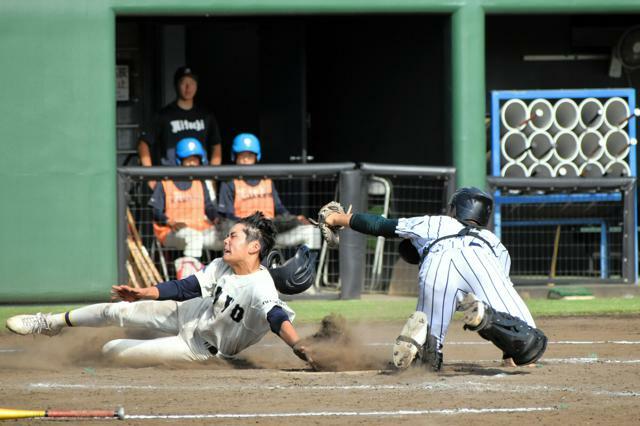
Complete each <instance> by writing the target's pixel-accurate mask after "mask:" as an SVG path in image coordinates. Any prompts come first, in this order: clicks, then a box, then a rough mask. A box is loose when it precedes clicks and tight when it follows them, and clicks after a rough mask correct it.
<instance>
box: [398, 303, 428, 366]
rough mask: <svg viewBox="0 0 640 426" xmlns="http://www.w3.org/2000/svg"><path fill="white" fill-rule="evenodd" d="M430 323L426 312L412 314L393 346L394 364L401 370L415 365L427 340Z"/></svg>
mask: <svg viewBox="0 0 640 426" xmlns="http://www.w3.org/2000/svg"><path fill="white" fill-rule="evenodd" d="M428 326H429V321H427V315H426V314H425V313H424V312H420V311H418V312H414V313H413V314H411V316H410V317H409V319H408V320H407V322H406V323H405V325H404V327H402V331H401V332H400V335H399V336H398V337H397V338H396V343H395V344H394V345H393V363H394V364H395V366H396V367H397V368H399V369H402V370H404V369H406V368H409V366H410V365H411V364H412V363H413V361H414V360H415V359H416V356H417V355H418V352H419V351H421V350H422V346H423V345H424V342H425V341H426V340H427V328H428Z"/></svg>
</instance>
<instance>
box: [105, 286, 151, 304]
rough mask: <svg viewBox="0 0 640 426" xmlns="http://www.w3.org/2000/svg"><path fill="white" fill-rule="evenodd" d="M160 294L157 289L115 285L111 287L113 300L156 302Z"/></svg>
mask: <svg viewBox="0 0 640 426" xmlns="http://www.w3.org/2000/svg"><path fill="white" fill-rule="evenodd" d="M159 296H160V292H159V291H158V289H157V288H156V287H146V288H134V287H129V286H128V285H114V286H112V287H111V300H114V301H117V300H123V301H125V302H135V301H136V300H156V299H158V297H159Z"/></svg>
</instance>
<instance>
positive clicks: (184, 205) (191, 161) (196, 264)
mask: <svg viewBox="0 0 640 426" xmlns="http://www.w3.org/2000/svg"><path fill="white" fill-rule="evenodd" d="M206 158H207V157H206V153H205V151H204V148H203V147H202V144H200V141H198V140H197V139H195V138H185V139H182V140H181V141H180V142H178V145H177V146H176V164H177V165H179V166H182V167H198V166H200V165H202V163H203V162H205V161H206ZM149 206H151V208H152V209H153V232H154V234H155V236H156V238H157V239H158V241H159V242H160V244H162V246H164V247H167V248H174V249H180V250H183V257H180V258H178V259H176V261H175V264H176V276H177V278H178V279H180V278H183V277H185V276H187V275H191V274H190V273H188V272H186V271H187V270H188V271H190V272H195V271H199V270H200V269H202V265H201V263H200V258H201V256H202V250H203V249H211V250H222V238H223V237H221V236H219V234H218V232H217V230H216V229H215V224H216V222H217V221H218V213H217V209H216V205H215V202H214V200H212V199H211V196H210V195H209V191H208V190H207V188H206V186H205V184H204V183H203V182H202V181H200V180H163V181H162V182H161V183H160V184H159V185H156V187H155V188H154V190H153V195H152V196H151V199H150V200H149Z"/></svg>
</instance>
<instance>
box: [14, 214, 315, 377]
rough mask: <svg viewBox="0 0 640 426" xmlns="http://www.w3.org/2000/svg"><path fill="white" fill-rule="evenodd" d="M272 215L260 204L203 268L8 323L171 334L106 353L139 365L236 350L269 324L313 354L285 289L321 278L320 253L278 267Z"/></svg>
mask: <svg viewBox="0 0 640 426" xmlns="http://www.w3.org/2000/svg"><path fill="white" fill-rule="evenodd" d="M275 233H276V231H275V227H274V225H273V222H272V221H271V220H269V219H267V218H265V217H264V215H262V214H261V213H259V212H256V213H255V214H253V215H251V216H249V217H245V218H243V219H241V220H240V221H239V222H238V223H237V224H236V225H234V226H233V228H231V231H230V232H229V235H228V236H227V238H225V240H224V255H223V256H222V258H218V259H214V260H213V261H212V262H211V263H210V264H209V265H208V266H207V267H206V268H205V269H204V270H202V271H199V272H198V273H196V274H195V275H192V276H190V277H188V278H185V279H182V280H174V281H168V282H164V283H159V284H158V285H157V286H155V287H148V288H140V289H137V288H133V287H128V286H124V285H119V286H113V288H112V295H113V298H114V299H118V300H122V301H121V302H119V303H98V304H94V305H88V306H85V307H81V308H78V309H74V310H72V311H69V312H64V313H57V314H42V313H37V314H35V315H16V316H13V317H11V318H9V319H8V320H7V323H6V326H7V328H8V329H9V330H10V331H12V332H14V333H17V334H21V335H29V334H44V335H48V336H53V335H56V334H58V333H60V332H61V331H62V330H63V329H64V328H66V327H107V326H116V327H123V328H127V329H129V328H138V329H140V328H143V329H149V330H153V331H160V332H164V333H168V334H170V335H171V336H168V337H160V338H155V339H149V340H135V339H116V340H111V341H109V342H107V343H106V344H105V345H104V346H103V348H102V352H103V354H104V355H105V356H106V357H107V358H110V359H112V360H115V361H119V362H123V363H126V364H135V365H153V364H158V363H161V364H162V363H175V362H178V363H180V362H184V361H206V360H208V359H211V358H214V357H217V358H223V359H224V358H232V357H233V356H234V355H236V354H238V353H239V352H241V351H242V350H244V349H246V348H247V347H249V346H251V345H254V344H256V343H257V342H259V341H260V339H262V337H263V336H264V335H265V334H266V333H267V332H268V331H269V329H270V330H271V331H272V332H274V333H275V334H277V335H278V336H279V337H280V338H281V339H282V340H283V341H284V342H285V343H286V344H287V345H289V346H290V347H291V348H292V349H293V352H294V354H295V355H297V356H298V357H299V358H300V359H302V360H304V361H307V362H309V364H311V366H312V367H313V366H314V364H313V361H312V360H311V358H310V356H309V355H308V349H307V348H306V347H305V346H303V345H301V344H300V338H299V337H298V334H297V332H296V330H295V328H294V327H293V325H292V321H293V319H294V317H295V313H294V312H293V310H291V308H289V306H287V304H286V303H285V302H283V301H281V300H280V298H279V295H278V291H280V292H281V293H284V294H297V293H301V292H302V291H304V290H306V289H307V288H309V286H310V285H311V284H312V283H313V278H314V259H313V257H312V256H310V253H309V250H308V249H307V248H306V247H301V248H300V249H298V252H297V253H296V255H295V256H293V257H292V258H291V259H289V260H288V261H286V262H285V263H284V264H282V265H280V266H278V267H276V268H266V267H265V266H263V265H262V264H261V261H262V262H264V261H265V260H266V258H267V257H268V253H270V252H271V249H272V248H273V244H274V239H275Z"/></svg>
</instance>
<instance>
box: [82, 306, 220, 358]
mask: <svg viewBox="0 0 640 426" xmlns="http://www.w3.org/2000/svg"><path fill="white" fill-rule="evenodd" d="M210 306H211V302H210V301H207V299H202V298H196V299H191V300H187V301H185V302H176V301H173V300H165V301H138V302H131V303H130V302H119V303H98V304H95V305H89V306H85V307H82V308H79V309H75V310H73V311H71V312H70V313H69V319H70V321H71V323H72V324H73V325H74V327H105V326H117V327H123V328H144V329H150V330H156V331H161V332H164V333H168V334H173V336H169V337H161V338H156V339H149V340H136V339H116V340H111V341H109V342H107V343H106V344H105V345H104V346H103V347H102V353H103V354H105V355H106V356H107V357H110V358H112V359H114V360H117V361H122V362H126V363H133V364H152V363H165V362H181V361H204V360H206V359H208V358H211V357H213V355H212V354H211V353H210V352H209V351H208V350H207V348H206V345H205V341H204V340H203V339H202V338H199V337H197V336H195V335H194V331H195V329H196V326H197V323H198V319H199V317H200V315H201V314H202V312H203V311H204V310H206V309H208V308H209V307H210Z"/></svg>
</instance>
